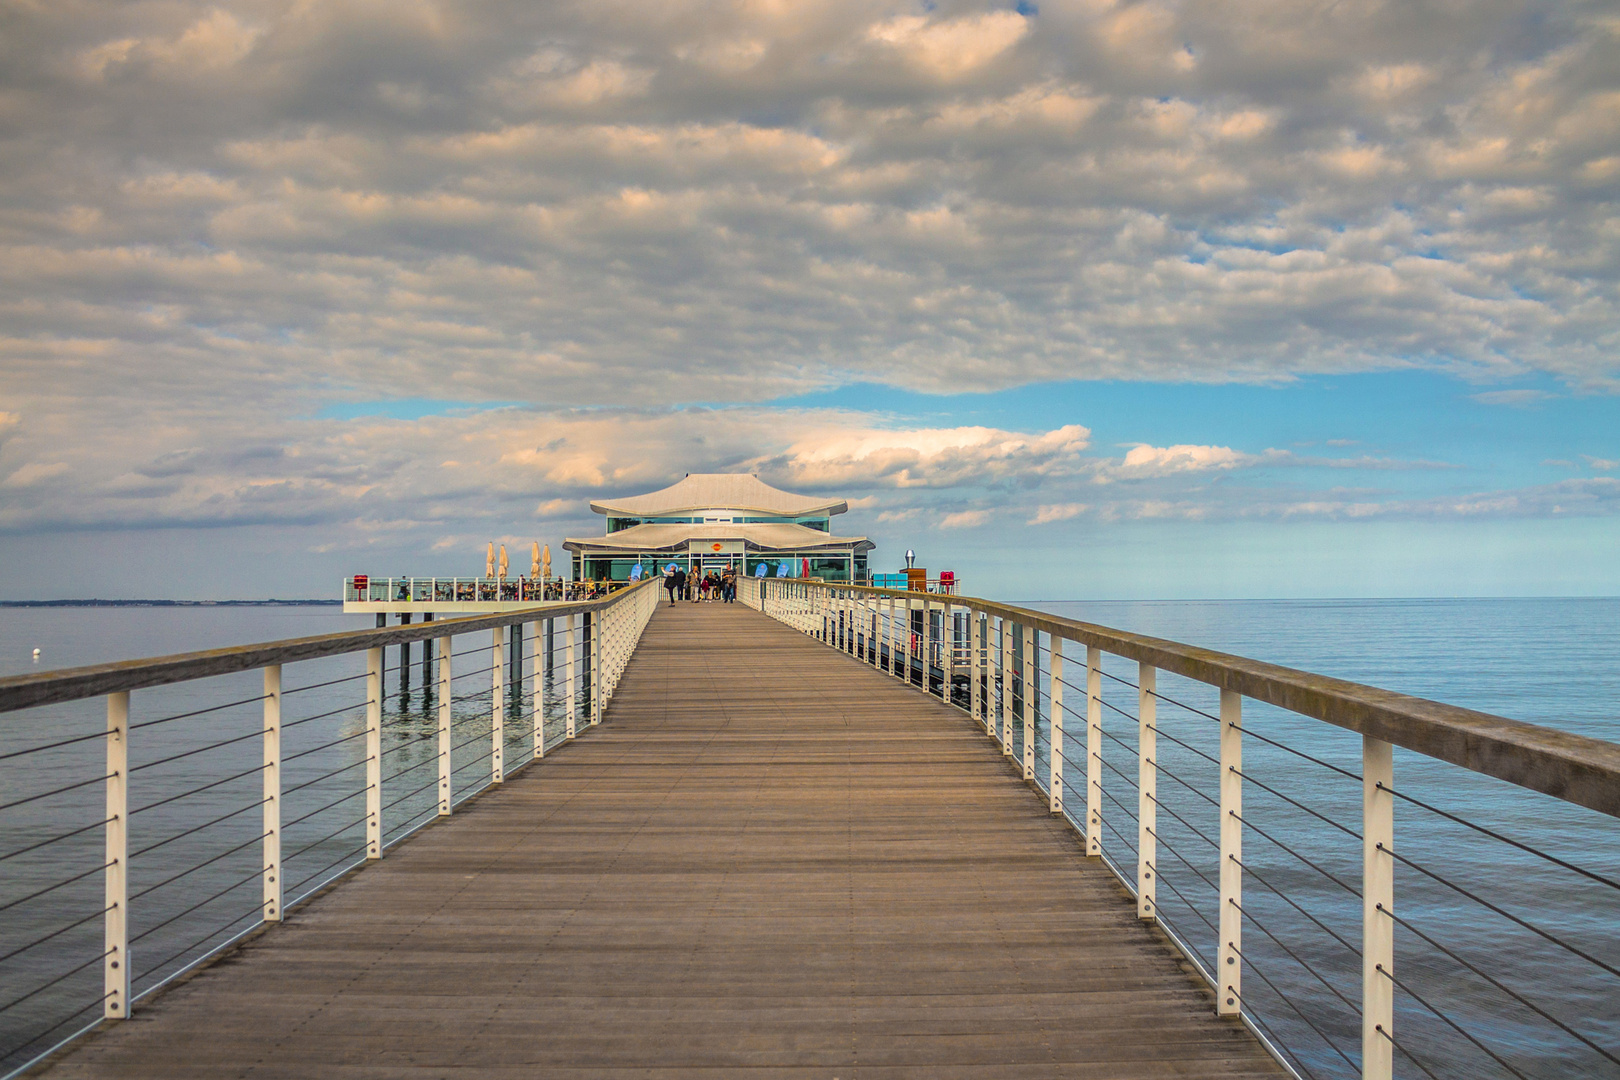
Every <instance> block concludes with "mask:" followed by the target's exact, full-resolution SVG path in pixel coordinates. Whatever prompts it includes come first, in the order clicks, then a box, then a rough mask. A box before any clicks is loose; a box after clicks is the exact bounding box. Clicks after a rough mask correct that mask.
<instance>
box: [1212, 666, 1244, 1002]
mask: <svg viewBox="0 0 1620 1080" xmlns="http://www.w3.org/2000/svg"><path fill="white" fill-rule="evenodd" d="M1220 789H1221V874H1220V879H1221V917H1220V920H1219V921H1220V928H1221V939H1220V942H1219V943H1218V944H1219V947H1218V948H1217V949H1216V950H1215V970H1216V971H1217V972H1218V973H1219V974H1218V975H1217V976H1216V978H1217V980H1218V981H1219V983H1220V987H1219V989H1218V991H1217V993H1216V995H1215V1012H1216V1014H1217V1015H1219V1016H1236V1015H1238V1014H1239V1013H1240V1012H1242V1011H1243V820H1242V819H1243V695H1242V694H1239V693H1237V692H1236V691H1233V690H1222V691H1221V784H1220Z"/></svg>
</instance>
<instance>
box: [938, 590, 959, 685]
mask: <svg viewBox="0 0 1620 1080" xmlns="http://www.w3.org/2000/svg"><path fill="white" fill-rule="evenodd" d="M939 637H940V644H939V651H940V655H939V661H940V663H939V667H940V672H941V674H942V675H943V676H944V683H943V684H942V685H941V686H940V688H939V700H941V701H943V702H944V703H945V704H947V705H949V704H951V680H953V679H955V678H956V609H955V608H954V607H953V606H952V605H951V602H950V601H949V600H944V601H941V603H940V607H939Z"/></svg>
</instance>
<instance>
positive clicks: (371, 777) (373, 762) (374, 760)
mask: <svg viewBox="0 0 1620 1080" xmlns="http://www.w3.org/2000/svg"><path fill="white" fill-rule="evenodd" d="M382 679H383V651H382V650H381V649H367V650H366V858H368V859H380V858H382V695H383V684H382Z"/></svg>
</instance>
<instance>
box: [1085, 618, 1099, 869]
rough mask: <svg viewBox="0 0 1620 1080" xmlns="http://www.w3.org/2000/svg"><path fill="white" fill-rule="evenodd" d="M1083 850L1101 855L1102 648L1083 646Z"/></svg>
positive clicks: (1088, 853)
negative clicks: (1084, 689)
mask: <svg viewBox="0 0 1620 1080" xmlns="http://www.w3.org/2000/svg"><path fill="white" fill-rule="evenodd" d="M1086 854H1087V855H1095V856H1099V857H1100V856H1101V855H1102V650H1101V649H1099V648H1097V647H1096V646H1087V647H1086Z"/></svg>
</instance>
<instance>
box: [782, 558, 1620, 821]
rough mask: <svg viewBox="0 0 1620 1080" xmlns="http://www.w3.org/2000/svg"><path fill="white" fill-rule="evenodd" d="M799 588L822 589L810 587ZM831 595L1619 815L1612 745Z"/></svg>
mask: <svg viewBox="0 0 1620 1080" xmlns="http://www.w3.org/2000/svg"><path fill="white" fill-rule="evenodd" d="M769 580H770V581H772V582H774V581H777V580H783V579H769ZM785 580H790V581H800V580H801V579H797V578H789V579H785ZM802 583H803V584H815V585H817V586H821V587H826V586H824V585H823V583H821V582H816V581H804V582H802ZM837 588H839V589H841V590H845V591H849V592H855V593H864V594H871V595H875V596H882V597H888V598H894V599H905V598H908V597H909V598H911V599H913V600H916V599H919V598H921V597H923V596H925V595H926V596H927V597H928V599H929V600H930V601H931V602H932V603H935V604H950V605H952V606H954V607H963V608H972V609H973V610H976V611H980V612H983V613H985V614H988V615H994V616H997V617H1004V618H1007V619H1010V620H1012V621H1014V622H1016V623H1018V624H1019V625H1020V626H1028V627H1031V628H1033V629H1035V630H1038V631H1040V632H1041V633H1045V634H1052V635H1055V636H1057V637H1060V638H1065V639H1067V640H1069V641H1076V642H1079V643H1081V644H1084V645H1089V646H1094V647H1096V648H1099V649H1102V650H1103V651H1104V652H1110V653H1114V654H1115V655H1118V656H1123V657H1125V658H1127V659H1130V660H1135V661H1137V662H1138V663H1142V664H1148V665H1151V666H1153V667H1155V668H1158V669H1160V670H1162V671H1169V672H1173V673H1174V674H1177V675H1183V676H1185V677H1187V678H1189V679H1196V680H1197V681H1199V682H1202V683H1207V684H1209V685H1211V686H1215V687H1218V688H1220V689H1222V690H1231V691H1233V692H1235V693H1239V694H1242V695H1243V696H1244V697H1249V698H1253V699H1254V700H1256V701H1263V702H1266V703H1267V704H1269V705H1276V706H1279V707H1281V708H1284V709H1287V710H1289V711H1290V712H1296V713H1299V714H1300V715H1302V716H1309V717H1312V718H1313V719H1316V720H1322V721H1325V722H1326V723H1329V724H1333V725H1335V726H1337V727H1342V728H1345V729H1347V730H1349V731H1354V732H1356V733H1357V734H1359V735H1366V736H1370V737H1372V738H1375V739H1382V740H1383V741H1385V742H1391V743H1394V744H1395V745H1396V746H1400V747H1404V748H1405V749H1407V750H1414V751H1416V752H1418V753H1420V754H1425V755H1427V756H1429V757H1433V758H1438V759H1439V760H1441V761H1445V762H1449V763H1451V764H1453V765H1460V766H1462V767H1463V768H1465V769H1469V770H1471V771H1473V772H1477V773H1483V774H1484V775H1486V776H1493V777H1495V778H1497V779H1498V780H1506V781H1507V782H1508V783H1510V784H1517V785H1518V786H1519V787H1524V788H1529V789H1530V790H1532V791H1539V792H1542V793H1543V794H1546V795H1552V796H1554V797H1555V798H1559V799H1563V800H1564V801H1566V802H1571V803H1574V804H1576V805H1577V806H1584V807H1586V808H1588V809H1590V810H1597V811H1599V812H1600V813H1604V814H1609V815H1611V816H1613V817H1620V745H1616V744H1615V743H1610V742H1604V741H1603V740H1601V739H1592V738H1588V737H1586V736H1584V735H1576V734H1573V733H1571V732H1568V731H1559V730H1557V729H1556V728H1549V727H1543V726H1541V725H1539V724H1529V723H1525V722H1524V721H1521V720H1510V719H1508V718H1507V717H1505V716H1496V715H1494V714H1492V713H1486V712H1479V711H1477V710H1474V709H1465V708H1463V707H1461V706H1458V705H1447V704H1446V703H1444V702H1441V701H1432V700H1430V699H1428V698H1421V697H1416V696H1413V695H1411V694H1402V693H1397V692H1396V691H1394V690H1384V689H1381V688H1379V687H1376V686H1368V685H1366V684H1364V683H1357V682H1351V681H1349V680H1348V679H1337V678H1334V677H1332V676H1329V675H1317V674H1314V673H1312V672H1309V671H1300V670H1298V669H1297V668H1290V667H1283V666H1282V665H1280V664H1269V663H1266V662H1265V661H1262V660H1251V659H1249V658H1248V657H1244V656H1235V655H1233V654H1231V653H1223V652H1216V651H1215V650H1214V649H1204V648H1200V647H1199V646H1197V645H1186V644H1183V643H1181V642H1179V641H1169V640H1166V639H1164V638H1155V637H1148V636H1147V635H1146V634H1133V633H1130V632H1129V631H1125V630H1115V629H1113V628H1112V627H1107V626H1099V625H1097V624H1096V623H1087V622H1080V621H1078V620H1075V619H1065V618H1063V617H1061V616H1058V615H1050V614H1047V613H1045V612H1040V611H1034V610H1031V609H1030V608H1023V607H1017V606H1015V605H1012V604H1002V603H997V602H996V601H994V600H982V599H979V598H978V597H972V596H942V595H936V594H924V593H915V592H908V591H905V590H899V589H874V588H870V587H867V586H862V585H839V586H837Z"/></svg>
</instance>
